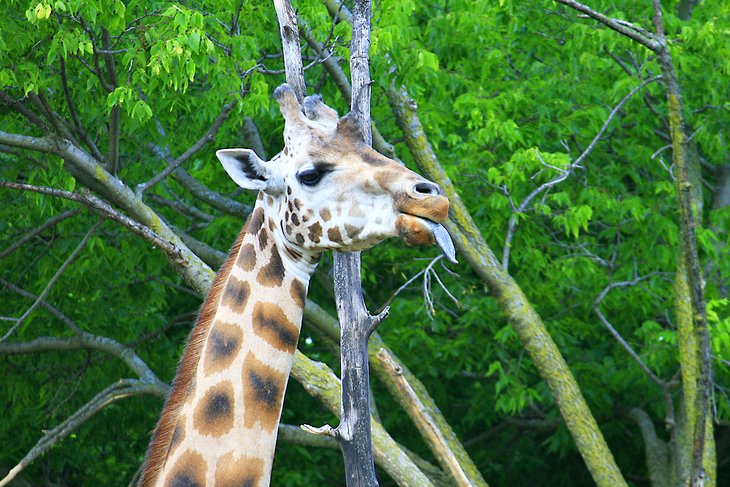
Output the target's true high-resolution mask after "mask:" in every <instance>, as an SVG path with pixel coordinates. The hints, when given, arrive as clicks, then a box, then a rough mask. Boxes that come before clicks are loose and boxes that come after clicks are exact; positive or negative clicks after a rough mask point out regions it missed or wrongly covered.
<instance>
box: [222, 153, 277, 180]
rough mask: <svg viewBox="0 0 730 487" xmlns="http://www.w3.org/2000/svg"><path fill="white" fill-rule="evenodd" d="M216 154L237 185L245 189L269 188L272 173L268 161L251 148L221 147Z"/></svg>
mask: <svg viewBox="0 0 730 487" xmlns="http://www.w3.org/2000/svg"><path fill="white" fill-rule="evenodd" d="M215 155H216V156H217V157H218V160H220V161H221V164H223V168H224V169H225V170H226V172H227V173H228V175H229V176H230V177H231V179H233V181H235V183H236V184H237V185H239V186H240V187H242V188H245V189H254V190H267V189H269V188H270V186H271V174H270V171H269V168H268V167H266V163H265V162H264V161H262V160H261V159H259V156H257V155H256V153H255V152H254V151H252V150H250V149H221V150H219V151H216V153H215Z"/></svg>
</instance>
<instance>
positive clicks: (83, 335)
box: [0, 331, 170, 397]
mask: <svg viewBox="0 0 730 487" xmlns="http://www.w3.org/2000/svg"><path fill="white" fill-rule="evenodd" d="M69 350H97V351H100V352H104V353H108V354H109V355H112V356H114V357H116V358H118V359H120V360H121V361H123V362H124V363H125V364H126V365H127V367H129V368H130V369H131V370H132V371H133V372H135V373H136V374H137V376H138V377H139V381H140V382H141V383H143V384H150V385H153V386H154V388H155V389H154V392H153V394H156V395H157V396H160V397H165V395H166V394H167V392H168V390H169V389H170V386H169V385H167V384H165V383H164V382H162V381H161V380H160V379H159V378H158V377H157V375H156V374H155V373H154V372H153V371H152V369H150V368H149V366H148V365H147V364H146V363H145V362H144V361H143V360H142V359H141V358H140V357H139V355H137V354H136V353H135V351H134V350H133V349H132V348H129V347H127V346H125V345H123V344H121V343H119V342H117V341H116V340H113V339H111V338H108V337H104V336H99V335H94V334H91V333H87V332H83V331H82V332H80V333H79V334H78V335H76V336H72V337H39V338H36V339H34V340H32V341H30V342H21V343H0V353H2V354H6V355H20V354H27V353H39V352H48V351H69Z"/></svg>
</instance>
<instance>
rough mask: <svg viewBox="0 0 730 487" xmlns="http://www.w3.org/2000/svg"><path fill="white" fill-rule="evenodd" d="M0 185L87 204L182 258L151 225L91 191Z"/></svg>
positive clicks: (100, 213) (15, 184)
mask: <svg viewBox="0 0 730 487" xmlns="http://www.w3.org/2000/svg"><path fill="white" fill-rule="evenodd" d="M0 187H6V188H12V189H19V190H23V191H33V192H36V193H41V194H47V195H50V196H56V197H59V198H64V199H68V200H71V201H76V202H78V203H81V204H82V205H84V206H86V207H87V208H89V209H90V210H91V211H93V212H94V213H96V214H97V215H100V216H102V217H104V218H108V219H110V220H114V221H115V222H117V223H120V224H122V225H123V226H125V227H126V228H128V229H129V230H131V231H132V232H133V233H136V234H137V235H139V236H141V237H142V238H144V239H145V240H147V241H148V242H150V243H152V244H153V245H155V246H157V247H159V248H160V249H162V250H163V251H164V252H165V253H167V254H168V255H169V256H171V257H174V258H175V259H179V258H181V257H180V256H179V255H178V254H179V252H178V249H177V248H176V247H175V245H173V244H172V243H170V242H168V241H167V240H165V239H163V238H162V237H161V236H160V235H158V234H157V233H156V232H154V231H153V230H152V229H150V228H149V227H147V226H145V225H143V224H141V223H139V222H138V221H136V220H133V219H132V218H129V217H128V216H126V215H123V214H122V213H120V212H118V211H117V210H115V209H114V208H112V207H111V206H109V204H107V203H106V202H104V201H103V200H101V199H100V198H97V197H96V196H94V195H92V194H91V193H71V192H69V191H64V190H61V189H56V188H48V187H44V186H33V185H30V184H22V183H12V182H9V181H0Z"/></svg>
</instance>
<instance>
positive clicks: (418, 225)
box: [395, 213, 458, 264]
mask: <svg viewBox="0 0 730 487" xmlns="http://www.w3.org/2000/svg"><path fill="white" fill-rule="evenodd" d="M395 226H396V228H397V230H398V236H399V237H400V238H401V239H403V241H404V242H405V243H407V244H408V245H433V244H436V245H438V247H439V248H440V249H441V252H442V253H443V254H444V256H445V257H446V259H447V260H448V261H449V262H451V263H452V264H456V263H458V261H457V260H456V251H455V249H454V243H453V242H452V241H451V237H450V236H449V233H448V232H447V231H446V229H445V228H444V227H443V225H440V224H438V223H436V222H434V221H432V220H429V219H427V218H421V217H417V216H415V215H409V214H407V213H401V214H400V215H398V216H397V217H396V221H395Z"/></svg>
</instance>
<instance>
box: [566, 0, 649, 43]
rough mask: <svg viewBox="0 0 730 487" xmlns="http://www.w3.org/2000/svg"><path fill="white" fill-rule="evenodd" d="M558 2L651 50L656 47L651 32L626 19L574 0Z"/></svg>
mask: <svg viewBox="0 0 730 487" xmlns="http://www.w3.org/2000/svg"><path fill="white" fill-rule="evenodd" d="M555 1H556V2H558V3H562V4H563V5H567V6H568V7H570V8H572V9H575V10H577V11H579V12H582V13H584V14H586V15H587V16H588V17H590V18H592V19H594V20H597V21H598V22H600V23H602V24H604V25H606V26H608V27H610V28H611V29H613V30H615V31H617V32H620V33H621V34H623V35H625V36H626V37H629V38H630V39H633V40H635V41H636V42H638V43H639V44H641V45H642V46H645V47H647V48H649V49H651V50H652V51H656V50H657V49H658V45H659V44H658V42H657V40H656V37H655V36H654V35H652V34H651V33H648V32H646V31H644V30H643V29H640V28H638V27H636V26H634V25H633V24H630V23H628V22H626V21H622V20H617V19H613V18H611V17H608V16H607V15H604V14H602V13H600V12H596V11H595V10H593V9H592V8H590V7H588V6H587V5H583V4H582V3H579V2H576V1H574V0H555Z"/></svg>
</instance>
